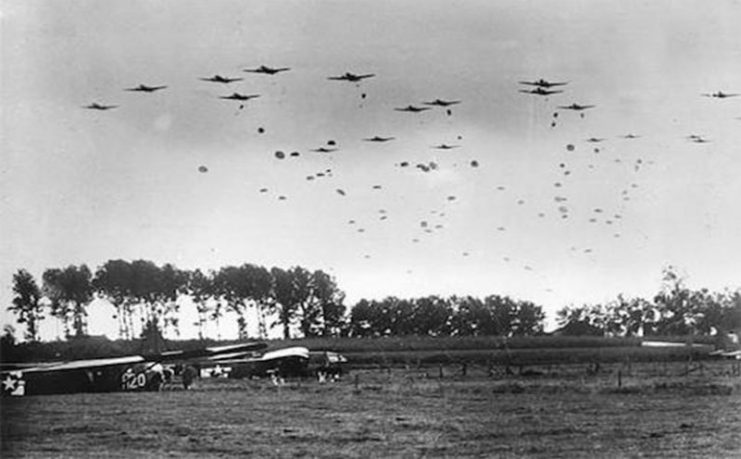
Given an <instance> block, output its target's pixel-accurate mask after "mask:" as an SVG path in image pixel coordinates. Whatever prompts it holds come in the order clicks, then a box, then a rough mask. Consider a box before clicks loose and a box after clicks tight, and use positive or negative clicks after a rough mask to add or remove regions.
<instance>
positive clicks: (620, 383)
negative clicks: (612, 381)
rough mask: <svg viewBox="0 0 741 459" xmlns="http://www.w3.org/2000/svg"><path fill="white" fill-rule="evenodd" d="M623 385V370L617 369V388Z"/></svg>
mask: <svg viewBox="0 0 741 459" xmlns="http://www.w3.org/2000/svg"><path fill="white" fill-rule="evenodd" d="M620 387H623V372H622V370H618V388H620Z"/></svg>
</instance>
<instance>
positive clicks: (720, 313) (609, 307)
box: [557, 267, 741, 336]
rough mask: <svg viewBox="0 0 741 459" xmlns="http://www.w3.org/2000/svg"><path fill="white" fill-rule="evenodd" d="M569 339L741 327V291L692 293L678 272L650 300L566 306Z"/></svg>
mask: <svg viewBox="0 0 741 459" xmlns="http://www.w3.org/2000/svg"><path fill="white" fill-rule="evenodd" d="M557 321H558V324H559V325H560V326H561V331H562V332H563V333H564V334H569V335H596V336H608V335H609V336H636V335H641V334H642V335H645V336H651V335H653V336H670V335H710V334H713V333H723V332H727V331H730V330H738V329H741V290H736V291H725V292H711V291H709V290H708V289H700V290H692V289H689V288H688V287H687V286H686V284H685V279H684V278H683V277H682V276H680V275H679V274H677V272H676V269H674V268H672V267H668V268H666V269H665V270H664V273H663V282H662V287H661V290H660V291H659V292H658V293H657V294H656V295H655V296H654V297H653V298H652V299H650V300H649V299H644V298H626V297H625V296H623V295H618V297H617V299H615V300H614V301H612V302H609V303H607V304H596V305H583V306H567V307H565V308H563V309H561V310H559V311H558V313H557Z"/></svg>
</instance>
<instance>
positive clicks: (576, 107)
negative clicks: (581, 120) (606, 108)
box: [558, 103, 596, 112]
mask: <svg viewBox="0 0 741 459" xmlns="http://www.w3.org/2000/svg"><path fill="white" fill-rule="evenodd" d="M594 107H596V105H579V104H577V103H574V104H571V105H559V106H558V108H561V109H564V110H576V111H577V112H580V111H582V110H587V109H589V108H594Z"/></svg>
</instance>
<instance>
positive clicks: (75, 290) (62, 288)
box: [8, 260, 545, 341]
mask: <svg viewBox="0 0 741 459" xmlns="http://www.w3.org/2000/svg"><path fill="white" fill-rule="evenodd" d="M41 280H42V282H41V285H39V284H38V283H37V282H36V280H35V279H34V277H33V276H32V275H31V274H30V273H29V272H28V271H26V270H23V269H21V270H18V272H17V273H16V274H15V275H14V276H13V292H14V294H15V296H14V298H13V305H12V306H10V307H9V308H8V309H9V310H10V311H12V312H13V313H14V314H16V316H17V319H18V322H19V323H21V324H23V325H25V335H26V336H25V337H26V340H28V341H38V340H39V323H40V321H41V320H43V319H44V318H45V317H46V315H47V314H48V315H49V316H51V317H54V318H56V319H58V320H59V321H60V323H61V324H62V327H63V330H64V336H65V337H66V338H70V337H81V336H87V334H88V314H89V309H90V307H91V305H92V304H93V300H95V299H104V300H106V301H107V302H108V303H110V304H111V305H112V306H113V308H114V310H115V313H114V318H115V320H116V322H117V324H118V335H119V338H121V339H124V340H132V339H137V338H145V339H150V338H151V337H152V336H153V335H155V336H161V335H162V334H164V335H168V336H171V337H172V336H179V332H180V328H181V323H180V308H181V305H182V304H183V303H184V302H185V301H186V300H189V301H190V302H191V303H192V304H193V305H194V306H195V310H196V313H197V320H196V322H195V323H194V324H193V325H195V327H196V329H197V330H198V337H199V339H204V338H206V336H205V335H206V329H207V325H209V324H212V325H213V326H215V328H216V331H217V335H218V336H217V339H220V338H221V336H220V332H219V330H221V326H222V325H223V323H222V322H223V321H224V320H226V319H227V316H226V313H231V314H230V315H229V318H228V320H236V325H237V329H238V334H239V339H245V338H248V333H247V329H248V316H249V317H256V321H257V323H256V324H252V326H253V328H254V327H255V326H256V327H257V330H258V337H260V338H264V337H266V336H267V335H268V329H269V328H270V327H274V326H277V327H280V328H281V330H282V335H283V338H284V339H290V338H292V336H291V334H292V330H293V331H297V332H298V335H299V336H300V337H304V338H310V337H318V336H351V337H352V336H357V337H362V336H403V335H427V336H457V335H468V336H478V335H503V336H513V335H535V334H540V333H542V331H543V326H544V320H545V314H544V312H543V310H542V308H541V307H540V306H536V305H535V304H533V303H530V302H526V301H517V300H513V299H511V298H509V297H506V296H498V295H491V296H488V297H486V298H483V299H479V298H474V297H470V296H466V297H456V296H452V297H448V298H444V297H438V296H427V297H421V298H411V299H400V298H396V297H387V298H384V299H382V300H365V299H363V300H360V301H359V302H357V303H356V304H355V305H354V306H353V307H352V308H351V309H350V310H349V311H348V308H347V306H346V305H345V294H344V293H343V292H342V291H341V290H340V289H339V287H338V286H337V283H336V281H335V280H334V278H333V277H332V276H330V275H329V274H327V273H325V272H324V271H321V270H316V271H310V270H308V269H306V268H303V267H300V266H295V267H292V268H290V269H282V268H277V267H273V268H270V269H267V268H265V267H263V266H258V265H254V264H249V263H245V264H243V265H240V266H225V267H222V268H220V269H218V270H212V271H208V272H204V271H202V270H200V269H195V270H182V269H179V268H177V267H176V266H174V265H172V264H169V263H167V264H164V265H162V266H158V265H157V264H155V263H154V262H151V261H148V260H135V261H126V260H109V261H107V262H106V263H104V264H103V265H102V266H100V267H99V268H98V269H97V270H96V271H95V272H93V271H92V270H90V268H88V267H87V266H86V265H84V264H83V265H79V266H75V265H70V266H67V267H66V268H51V269H47V270H45V271H44V272H43V274H42V276H41ZM250 311H252V314H248V313H249V312H250ZM294 334H295V333H294Z"/></svg>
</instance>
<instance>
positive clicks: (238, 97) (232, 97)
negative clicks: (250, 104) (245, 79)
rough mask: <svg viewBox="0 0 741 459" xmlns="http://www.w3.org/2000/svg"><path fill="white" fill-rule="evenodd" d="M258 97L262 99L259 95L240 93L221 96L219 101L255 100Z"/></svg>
mask: <svg viewBox="0 0 741 459" xmlns="http://www.w3.org/2000/svg"><path fill="white" fill-rule="evenodd" d="M257 97H260V95H259V94H240V93H238V92H234V93H232V94H231V95H228V96H221V97H219V99H229V100H250V99H255V98H257Z"/></svg>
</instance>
